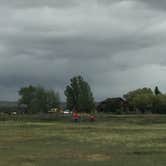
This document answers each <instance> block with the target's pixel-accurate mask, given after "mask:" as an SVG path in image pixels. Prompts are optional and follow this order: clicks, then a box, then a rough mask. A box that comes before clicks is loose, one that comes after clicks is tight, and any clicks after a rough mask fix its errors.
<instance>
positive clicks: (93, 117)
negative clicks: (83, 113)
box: [89, 114, 96, 122]
mask: <svg viewBox="0 0 166 166" xmlns="http://www.w3.org/2000/svg"><path fill="white" fill-rule="evenodd" d="M89 120H90V121H91V122H94V121H95V120H96V116H95V115H93V114H91V115H90V116H89Z"/></svg>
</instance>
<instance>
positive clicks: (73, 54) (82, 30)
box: [0, 0, 166, 100]
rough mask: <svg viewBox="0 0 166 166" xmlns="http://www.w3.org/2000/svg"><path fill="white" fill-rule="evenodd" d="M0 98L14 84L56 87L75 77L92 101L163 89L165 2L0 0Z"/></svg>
mask: <svg viewBox="0 0 166 166" xmlns="http://www.w3.org/2000/svg"><path fill="white" fill-rule="evenodd" d="M0 3H1V6H0V36H1V38H0V92H1V93H0V100H16V99H17V98H18V94H17V92H18V90H19V88H20V87H21V86H24V85H28V84H36V85H38V84H40V85H43V86H46V87H47V88H53V89H55V90H59V91H60V93H61V96H62V99H64V95H63V91H64V88H65V86H66V84H67V83H68V82H69V79H70V78H71V77H72V76H74V75H78V74H81V75H83V76H84V77H85V79H86V80H87V81H88V82H89V83H90V85H91V87H92V90H93V92H94V95H95V98H96V100H101V99H103V98H106V97H111V96H121V95H122V94H123V93H125V92H127V91H128V90H132V89H135V88H138V87H144V86H149V87H154V86H156V85H158V86H159V87H160V88H161V90H163V91H166V84H165V82H166V78H165V77H164V76H165V75H164V74H165V71H166V66H165V65H166V57H165V52H166V47H165V45H166V12H165V9H166V2H165V1H164V0H158V1H155V0H151V1H149V0H84V1H82V0H70V1H68V0H35V1H34V0H28V1H26V0H13V1H7V0H0Z"/></svg>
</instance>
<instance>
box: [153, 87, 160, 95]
mask: <svg viewBox="0 0 166 166" xmlns="http://www.w3.org/2000/svg"><path fill="white" fill-rule="evenodd" d="M154 93H155V95H156V96H157V95H160V94H161V92H160V90H159V88H158V86H156V87H155V89H154Z"/></svg>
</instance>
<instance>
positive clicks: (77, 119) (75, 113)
mask: <svg viewBox="0 0 166 166" xmlns="http://www.w3.org/2000/svg"><path fill="white" fill-rule="evenodd" d="M79 119H80V116H79V115H78V113H77V112H74V113H73V120H74V121H75V122H78V121H79Z"/></svg>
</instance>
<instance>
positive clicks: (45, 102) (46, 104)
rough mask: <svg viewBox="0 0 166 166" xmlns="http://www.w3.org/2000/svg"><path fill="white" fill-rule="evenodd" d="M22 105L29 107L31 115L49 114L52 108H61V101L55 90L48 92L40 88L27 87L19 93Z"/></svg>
mask: <svg viewBox="0 0 166 166" xmlns="http://www.w3.org/2000/svg"><path fill="white" fill-rule="evenodd" d="M19 95H20V100H19V103H20V104H25V105H27V109H28V112H29V113H37V112H43V113H46V112H48V111H49V110H50V109H51V108H55V107H58V106H59V103H60V99H59V95H58V93H55V92H54V91H53V90H46V89H44V88H43V87H40V86H37V87H35V86H32V85H30V86H27V87H23V88H21V89H20V91H19Z"/></svg>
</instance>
